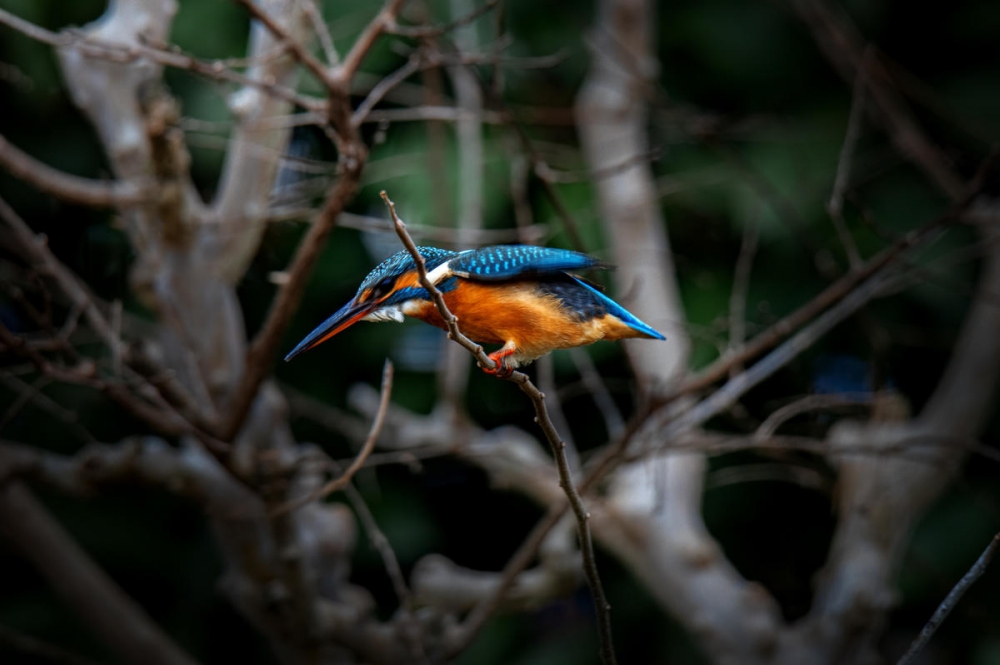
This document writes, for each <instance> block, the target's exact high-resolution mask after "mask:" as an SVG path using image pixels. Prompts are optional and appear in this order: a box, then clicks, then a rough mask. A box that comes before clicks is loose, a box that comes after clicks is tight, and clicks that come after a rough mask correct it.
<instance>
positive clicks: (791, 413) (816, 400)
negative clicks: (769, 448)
mask: <svg viewBox="0 0 1000 665" xmlns="http://www.w3.org/2000/svg"><path fill="white" fill-rule="evenodd" d="M871 403H872V397H871V395H867V394H860V395H849V394H847V395H845V394H840V395H806V396H805V397H803V398H802V399H797V400H795V401H794V402H792V403H791V404H786V405H785V406H783V407H781V408H780V409H777V410H776V411H773V412H772V413H771V415H769V416H768V417H767V418H766V419H765V420H764V422H762V423H761V424H760V426H759V427H758V428H757V431H755V432H754V434H753V437H754V438H755V439H761V440H763V439H769V438H771V437H772V436H774V433H775V432H777V431H778V428H779V427H781V426H782V425H783V424H785V423H786V422H788V421H789V420H791V419H792V418H794V417H796V416H800V415H802V414H803V413H809V412H810V411H820V410H822V411H826V410H830V409H842V408H844V407H858V406H871Z"/></svg>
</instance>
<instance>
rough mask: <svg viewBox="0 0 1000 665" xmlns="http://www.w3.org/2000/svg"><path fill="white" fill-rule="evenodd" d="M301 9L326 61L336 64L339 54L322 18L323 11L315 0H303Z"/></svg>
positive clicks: (338, 60)
mask: <svg viewBox="0 0 1000 665" xmlns="http://www.w3.org/2000/svg"><path fill="white" fill-rule="evenodd" d="M302 10H303V11H304V12H305V14H306V16H308V17H309V22H310V23H312V26H313V30H314V31H315V32H316V38H317V39H319V44H320V46H321V47H322V48H323V54H324V55H325V56H326V61H327V63H328V64H330V65H336V64H337V63H338V62H340V56H339V55H337V49H336V48H335V47H334V46H333V36H332V35H331V34H330V28H328V27H327V25H326V21H324V20H323V12H321V11H320V9H319V7H318V6H317V5H316V0H304V2H303V3H302Z"/></svg>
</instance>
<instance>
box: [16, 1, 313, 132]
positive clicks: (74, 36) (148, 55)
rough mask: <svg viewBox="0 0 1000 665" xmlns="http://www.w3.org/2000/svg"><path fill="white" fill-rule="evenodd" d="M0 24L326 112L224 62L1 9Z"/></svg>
mask: <svg viewBox="0 0 1000 665" xmlns="http://www.w3.org/2000/svg"><path fill="white" fill-rule="evenodd" d="M0 24H3V25H6V26H8V27H10V28H13V29H14V30H17V31H18V32H20V33H22V34H24V35H26V36H28V37H30V38H32V39H34V40H36V41H40V42H42V43H44V44H48V45H50V46H54V47H56V48H73V49H77V50H79V51H80V53H82V54H83V55H84V56H86V57H89V58H100V59H104V60H110V61H112V62H122V63H127V62H135V61H137V60H141V59H146V60H149V61H151V62H155V63H156V64H158V65H164V66H167V67H173V68H174V69H186V70H188V71H191V72H194V73H195V74H199V75H201V76H204V77H206V78H210V79H215V80H218V81H227V82H229V83H238V84H239V85H243V86H251V87H254V88H259V89H260V90H263V91H264V92H267V93H268V94H271V95H274V96H275V97H279V98H281V99H284V100H285V101H288V102H291V103H293V104H296V105H298V106H301V107H302V108H304V109H308V110H310V111H314V112H316V113H323V112H325V109H326V101H325V100H322V99H316V98H312V97H306V96H304V95H299V94H297V93H296V92H295V91H294V90H290V89H289V88H286V87H284V86H281V85H277V84H276V83H274V82H273V81H260V80H255V79H253V78H251V77H248V76H245V75H243V74H240V73H239V72H235V71H233V70H232V69H230V63H228V62H226V61H222V60H218V61H214V62H207V61H204V60H199V59H198V58H195V57H194V56H190V55H187V54H185V53H182V52H180V51H177V50H163V49H159V48H154V47H152V46H147V45H145V44H127V45H126V44H116V43H113V42H107V41H102V40H99V39H96V38H94V37H92V36H84V35H81V34H79V33H77V32H73V31H66V32H62V33H55V32H50V31H48V30H46V29H45V28H42V27H39V26H37V25H35V24H34V23H31V22H29V21H25V20H24V19H22V18H20V17H18V16H15V15H14V14H11V13H10V12H8V11H5V10H3V9H0Z"/></svg>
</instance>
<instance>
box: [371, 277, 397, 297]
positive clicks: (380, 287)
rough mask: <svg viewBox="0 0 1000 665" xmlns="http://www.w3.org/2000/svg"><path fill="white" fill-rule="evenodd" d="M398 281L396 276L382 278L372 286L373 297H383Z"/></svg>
mask: <svg viewBox="0 0 1000 665" xmlns="http://www.w3.org/2000/svg"><path fill="white" fill-rule="evenodd" d="M395 283H396V278H395V277H386V278H384V279H383V280H381V281H380V282H379V283H378V284H376V285H375V286H373V287H372V298H381V297H382V296H384V295H386V294H387V293H389V292H390V291H392V287H393V285H395Z"/></svg>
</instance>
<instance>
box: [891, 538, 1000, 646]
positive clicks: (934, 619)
mask: <svg viewBox="0 0 1000 665" xmlns="http://www.w3.org/2000/svg"><path fill="white" fill-rule="evenodd" d="M998 547H1000V533H998V534H997V535H995V536H993V540H991V541H990V544H989V545H987V546H986V549H985V550H984V551H983V553H982V554H981V555H980V556H979V559H978V560H977V561H976V563H974V564H973V565H972V568H970V569H969V572H967V573H966V574H965V575H963V576H962V579H960V580H959V581H958V583H957V584H956V585H955V586H954V587H953V588H952V590H951V591H949V592H948V595H947V596H946V597H945V599H944V600H942V601H941V604H940V605H938V608H937V609H936V610H934V614H933V615H932V616H931V618H930V620H928V622H927V625H926V626H924V628H923V630H921V631H920V635H918V636H917V638H916V639H915V640H913V643H912V644H911V645H910V648H909V649H907V650H906V653H904V654H903V656H902V658H900V659H899V660H898V661H896V665H907V663H910V662H912V661H913V659H914V658H915V657H916V655H917V653H919V652H920V650H921V649H923V648H924V646H925V645H926V644H927V643H928V642H929V641H930V639H931V637H932V636H933V635H934V633H935V632H936V631H937V629H938V628H939V627H940V626H941V624H942V623H943V622H944V620H945V619H947V618H948V615H949V614H951V611H952V610H953V609H955V605H958V601H960V600H961V599H962V596H964V595H965V592H966V591H968V590H969V587H970V586H972V584H973V583H974V582H975V581H976V580H978V579H979V578H980V577H981V576H982V574H983V573H985V572H986V567H987V566H989V565H990V561H992V560H993V555H994V554H996V552H997V548H998Z"/></svg>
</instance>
